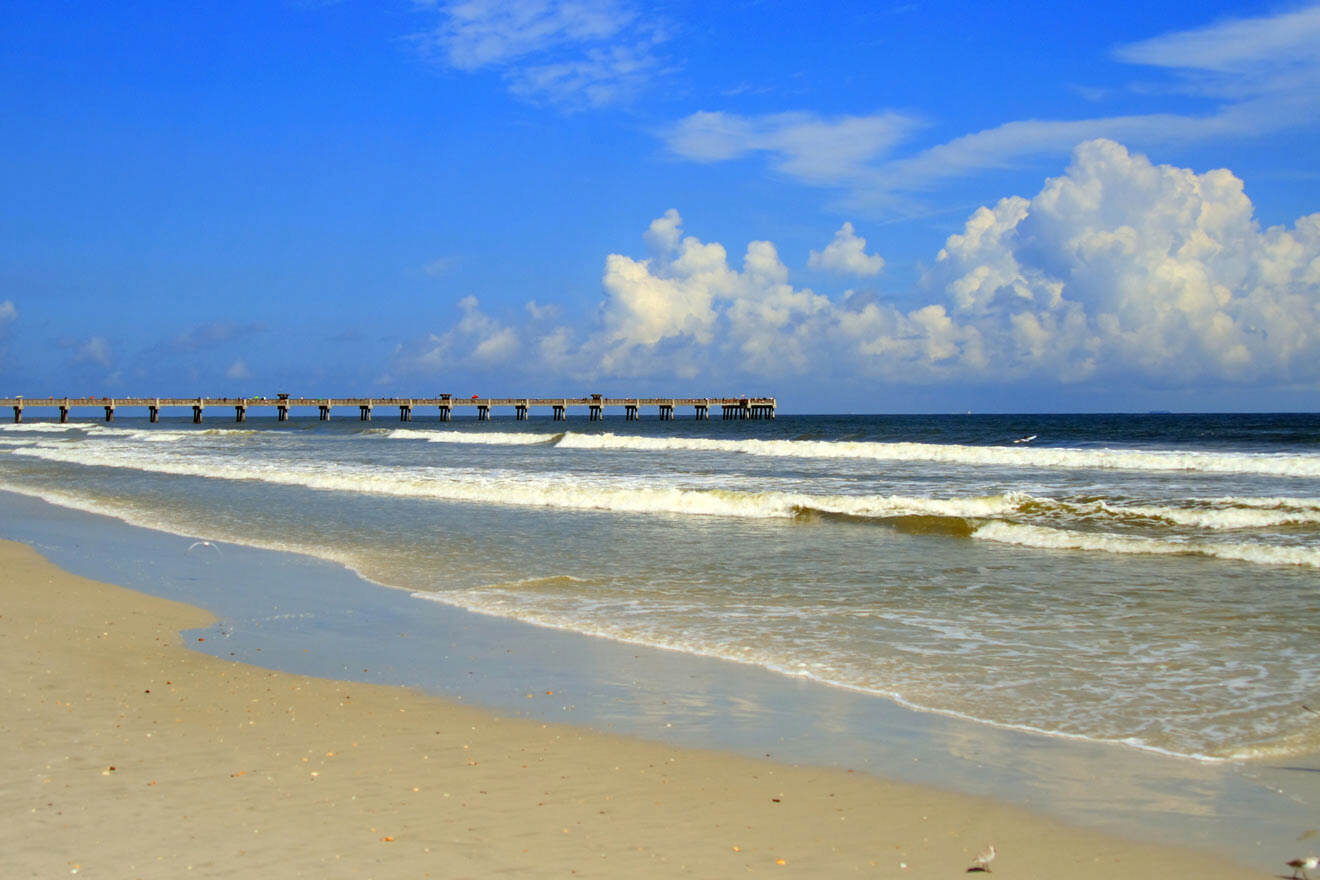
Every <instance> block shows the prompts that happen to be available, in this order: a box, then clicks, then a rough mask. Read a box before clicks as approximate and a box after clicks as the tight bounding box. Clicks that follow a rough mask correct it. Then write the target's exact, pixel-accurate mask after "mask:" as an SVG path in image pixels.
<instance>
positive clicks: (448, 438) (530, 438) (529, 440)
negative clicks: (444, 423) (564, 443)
mask: <svg viewBox="0 0 1320 880" xmlns="http://www.w3.org/2000/svg"><path fill="white" fill-rule="evenodd" d="M385 436H386V437H387V438H389V439H390V440H425V441H426V442H427V443H453V444H456V445H463V444H469V445H479V446H541V445H544V444H548V443H553V442H555V441H556V440H558V439H559V438H561V437H562V436H563V434H560V433H555V434H520V433H513V432H504V431H491V432H489V433H475V432H468V431H463V432H458V431H419V430H416V429H415V428H394V429H392V430H389V431H386V432H385Z"/></svg>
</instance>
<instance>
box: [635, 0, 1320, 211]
mask: <svg viewBox="0 0 1320 880" xmlns="http://www.w3.org/2000/svg"><path fill="white" fill-rule="evenodd" d="M1318 47H1320V5H1312V6H1309V7H1307V8H1305V9H1301V10H1297V11H1293V12H1285V13H1279V14H1276V15H1272V16H1260V17H1257V18H1251V19H1239V20H1234V21H1227V22H1221V23H1219V24H1215V25H1211V26H1209V27H1205V28H1199V29H1194V30H1188V31H1180V32H1175V33H1170V34H1166V35H1163V36H1159V37H1155V38H1153V39H1149V40H1145V41H1141V42H1137V43H1131V44H1128V45H1124V46H1119V47H1117V48H1115V49H1114V50H1113V55H1114V57H1115V58H1116V59H1117V60H1119V61H1122V62H1125V63H1128V64H1132V65H1141V66H1143V67H1145V68H1148V69H1149V70H1150V71H1151V73H1152V74H1154V73H1158V72H1167V73H1168V74H1170V75H1171V76H1172V77H1173V79H1172V81H1171V82H1163V83H1159V84H1156V85H1151V84H1146V85H1145V87H1144V88H1145V90H1146V91H1160V92H1164V93H1168V94H1173V95H1180V96H1184V97H1194V98H1198V99H1206V98H1208V99H1211V100H1213V101H1215V102H1216V104H1215V106H1213V107H1212V108H1211V109H1209V110H1207V111H1205V112H1198V113H1168V112H1164V113H1139V114H1127V115H1118V116H1095V117H1091V118H1086V119H1017V120H1010V121H1007V122H1004V123H1002V124H1000V125H996V126H992V127H990V128H986V129H982V130H980V131H975V132H969V133H967V134H964V135H960V136H958V137H955V138H953V139H951V140H949V141H946V142H944V143H941V144H936V145H934V146H931V147H927V148H924V149H921V150H916V151H909V152H908V153H907V154H906V155H902V148H903V147H905V146H906V144H907V143H908V142H909V141H910V139H911V137H912V135H913V134H914V133H915V132H916V131H917V130H918V129H919V128H920V127H921V125H922V123H921V121H920V120H919V119H917V118H916V117H913V116H911V115H907V114H899V113H896V112H892V111H888V112H886V111H879V112H876V113H873V114H871V115H868V116H855V117H837V118H826V117H820V116H817V115H815V114H810V113H772V114H766V115H762V116H739V115H735V114H729V113H722V112H712V111H701V112H697V113H693V114H691V115H690V116H688V117H686V118H684V119H682V120H680V121H679V122H678V123H676V124H674V125H672V126H671V127H669V128H668V129H665V130H664V131H662V132H661V137H662V139H663V140H664V141H665V144H666V145H667V147H668V148H669V149H670V150H671V151H672V152H673V153H674V154H676V155H678V156H681V157H683V158H686V159H690V160H692V161H697V162H721V161H730V160H734V159H739V158H742V157H745V156H749V155H752V154H757V153H760V154H764V155H766V156H767V157H768V159H769V162H770V165H771V167H772V168H773V169H774V170H775V171H777V172H779V173H782V174H785V175H788V176H790V177H792V178H794V179H796V180H799V181H801V182H803V183H806V184H809V185H813V186H828V187H834V188H841V189H843V190H845V191H846V192H847V193H848V194H849V197H850V202H851V203H852V204H856V205H864V204H875V203H886V202H891V201H893V199H894V197H895V194H897V193H912V192H920V191H923V190H927V189H930V188H932V187H934V186H935V185H937V184H938V183H940V182H941V181H944V180H947V179H950V178H955V177H962V176H966V175H969V174H972V173H974V172H976V171H980V170H983V169H987V168H1005V167H1010V166H1012V165H1014V164H1016V163H1018V162H1020V161H1021V160H1022V159H1025V158H1036V157H1041V156H1055V155H1063V154H1066V153H1067V152H1068V151H1069V150H1071V149H1072V148H1073V147H1074V146H1076V145H1077V144H1078V143H1080V142H1082V141H1085V140H1093V139H1096V138H1109V139H1113V140H1118V141H1121V142H1128V143H1137V144H1141V145H1143V146H1145V147H1152V146H1160V145H1164V144H1170V143H1177V142H1192V141H1200V140H1206V139H1211V138H1219V137H1259V136H1261V135H1264V134H1269V133H1271V132H1276V131H1281V130H1284V129H1288V128H1294V127H1297V126H1301V125H1311V124H1314V123H1315V122H1316V120H1317V118H1318V117H1320V48H1318Z"/></svg>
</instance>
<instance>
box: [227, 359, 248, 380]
mask: <svg viewBox="0 0 1320 880" xmlns="http://www.w3.org/2000/svg"><path fill="white" fill-rule="evenodd" d="M225 378H226V379H251V378H252V371H251V370H250V369H248V365H247V361H245V360H243V359H242V358H239V359H238V360H236V361H234V362H233V363H232V364H230V365H229V369H227V370H225Z"/></svg>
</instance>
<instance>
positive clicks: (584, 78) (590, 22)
mask: <svg viewBox="0 0 1320 880" xmlns="http://www.w3.org/2000/svg"><path fill="white" fill-rule="evenodd" d="M415 5H417V6H418V7H422V8H425V9H433V10H435V11H437V12H438V13H439V15H440V24H439V25H438V26H437V27H436V28H434V29H433V30H431V31H430V32H428V33H426V34H423V35H422V36H421V40H422V44H423V45H424V46H425V47H426V48H427V49H428V50H429V51H430V52H431V53H432V54H433V57H435V58H436V59H437V60H438V61H439V62H440V63H442V64H444V65H445V66H447V67H450V68H453V69H454V70H460V71H464V72H468V73H472V72H476V71H479V70H484V69H492V70H497V71H499V72H500V74H501V75H502V76H503V77H504V79H505V81H506V83H507V84H508V87H509V90H510V91H511V92H513V93H514V94H516V95H518V96H519V97H522V98H526V99H528V100H531V101H537V102H545V103H548V104H553V105H556V106H559V107H563V108H566V109H580V108H582V107H603V106H606V105H609V104H614V103H618V102H620V101H623V100H626V99H627V98H629V97H631V96H632V95H634V94H636V93H638V92H639V91H640V90H641V89H642V88H644V87H645V85H646V84H647V82H649V80H650V79H651V77H653V76H654V75H655V74H656V73H657V72H658V71H660V70H662V69H663V68H664V65H663V63H662V62H661V60H660V59H659V57H658V56H657V55H656V54H655V50H656V47H657V46H658V45H659V44H660V43H662V42H664V41H665V39H666V37H667V35H666V33H665V31H664V29H663V27H662V26H660V25H658V24H657V22H656V20H655V19H654V18H653V17H649V16H643V15H642V14H641V13H640V12H639V11H638V10H637V9H635V8H634V7H632V6H631V5H630V4H628V3H626V2H622V0H462V2H450V3H441V2H436V0H417V2H416V4H415Z"/></svg>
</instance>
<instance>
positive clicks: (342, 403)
mask: <svg viewBox="0 0 1320 880" xmlns="http://www.w3.org/2000/svg"><path fill="white" fill-rule="evenodd" d="M0 406H8V407H11V408H12V409H13V412H14V421H15V422H22V421H23V411H24V410H25V409H38V408H46V409H58V410H59V414H60V421H61V422H67V421H68V420H69V413H70V412H71V411H72V410H74V409H96V410H100V411H103V412H104V413H105V420H106V421H107V422H113V421H114V419H115V411H116V410H117V409H120V408H133V407H136V408H139V409H145V410H147V414H148V417H149V418H150V420H151V421H153V422H156V421H159V420H160V411H161V410H162V409H185V410H191V411H192V420H193V423H194V424H201V421H202V415H203V413H205V412H206V410H208V409H212V410H214V409H221V410H224V409H228V408H231V407H232V408H233V411H234V421H236V422H245V421H247V414H248V410H256V411H260V410H262V409H266V410H270V411H272V414H273V415H274V416H275V418H277V419H278V420H279V421H281V422H285V421H288V419H289V411H290V410H293V409H315V410H316V411H317V414H318V415H319V416H320V419H321V421H323V422H324V421H328V420H329V419H330V412H331V410H333V409H334V408H336V407H340V408H348V409H349V410H350V411H351V410H353V409H356V410H357V414H358V419H359V420H361V421H364V422H369V421H371V415H372V411H373V410H374V409H375V408H376V407H387V408H392V407H398V410H399V421H401V422H411V421H412V418H413V410H414V409H416V410H424V409H429V408H431V407H435V409H436V410H437V411H438V413H439V416H440V421H442V422H447V421H449V420H450V418H451V416H452V415H453V412H454V410H457V409H463V408H469V409H472V410H474V411H475V412H476V416H477V420H478V421H489V420H490V417H491V410H493V409H495V408H496V407H500V408H503V409H511V410H513V415H514V418H516V419H517V420H518V421H524V420H526V419H527V414H528V411H529V410H531V409H533V408H539V409H548V410H550V413H551V416H552V417H553V418H554V420H555V421H557V422H562V421H566V420H567V419H568V411H569V410H570V409H584V410H586V415H587V418H588V420H590V421H593V422H597V421H601V420H603V419H604V418H605V410H606V409H622V410H623V417H624V419H625V420H627V421H630V422H633V421H637V420H638V419H639V418H640V417H641V410H642V408H643V407H648V408H649V407H655V409H656V412H657V414H658V416H659V418H660V420H661V421H672V420H673V418H674V410H675V409H676V408H678V407H691V408H692V411H693V414H694V416H695V418H697V419H699V420H706V419H709V418H710V413H711V410H713V409H717V408H718V409H719V410H720V417H721V418H722V419H726V420H728V419H773V418H774V417H775V398H773V397H605V396H603V395H600V394H592V395H589V396H587V397H453V396H451V395H448V394H441V395H440V396H439V397H291V396H287V395H279V396H277V397H9V398H0Z"/></svg>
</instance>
